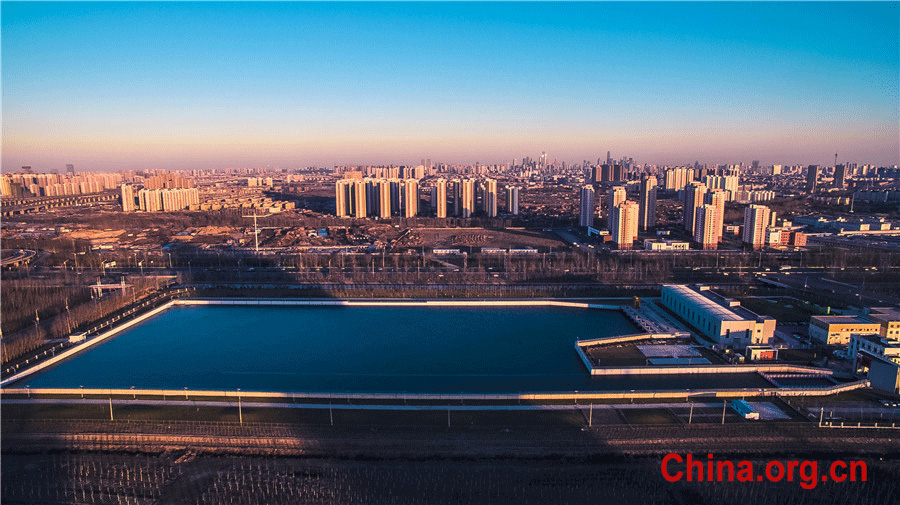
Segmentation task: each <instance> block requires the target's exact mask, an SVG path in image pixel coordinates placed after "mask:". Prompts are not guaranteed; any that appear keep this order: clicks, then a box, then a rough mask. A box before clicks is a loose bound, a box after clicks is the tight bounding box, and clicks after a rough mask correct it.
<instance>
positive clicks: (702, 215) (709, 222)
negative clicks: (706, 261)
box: [694, 204, 722, 249]
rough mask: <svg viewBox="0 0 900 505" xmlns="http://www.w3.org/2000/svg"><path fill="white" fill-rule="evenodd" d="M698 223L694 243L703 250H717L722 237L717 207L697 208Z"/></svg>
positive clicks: (704, 206)
mask: <svg viewBox="0 0 900 505" xmlns="http://www.w3.org/2000/svg"><path fill="white" fill-rule="evenodd" d="M696 219H697V223H696V226H695V231H694V242H696V243H697V244H699V245H700V246H701V247H702V248H703V249H716V248H717V247H718V246H719V239H720V238H721V236H722V227H721V226H720V225H719V222H720V221H719V219H718V209H717V208H716V206H715V205H710V204H707V205H702V206H700V207H698V208H697V217H696Z"/></svg>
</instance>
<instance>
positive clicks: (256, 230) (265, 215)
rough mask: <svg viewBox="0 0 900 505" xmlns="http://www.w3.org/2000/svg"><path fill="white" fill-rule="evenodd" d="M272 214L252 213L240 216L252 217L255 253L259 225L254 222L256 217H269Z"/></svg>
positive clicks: (257, 251) (257, 250)
mask: <svg viewBox="0 0 900 505" xmlns="http://www.w3.org/2000/svg"><path fill="white" fill-rule="evenodd" d="M271 215H272V214H263V215H259V214H255V213H254V214H253V215H252V216H241V217H252V218H253V239H254V242H255V244H256V253H257V254H259V226H258V225H257V224H256V219H257V218H260V217H269V216H271Z"/></svg>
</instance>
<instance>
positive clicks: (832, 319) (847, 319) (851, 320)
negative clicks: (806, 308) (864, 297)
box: [811, 316, 878, 324]
mask: <svg viewBox="0 0 900 505" xmlns="http://www.w3.org/2000/svg"><path fill="white" fill-rule="evenodd" d="M811 319H816V320H818V321H821V322H823V323H828V324H878V323H876V322H875V321H872V320H871V319H868V318H865V317H863V316H812V317H811Z"/></svg>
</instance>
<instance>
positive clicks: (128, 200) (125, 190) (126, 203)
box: [69, 165, 135, 212]
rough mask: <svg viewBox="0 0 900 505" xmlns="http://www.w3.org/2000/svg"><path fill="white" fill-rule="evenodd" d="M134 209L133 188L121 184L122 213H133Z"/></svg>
mask: <svg viewBox="0 0 900 505" xmlns="http://www.w3.org/2000/svg"><path fill="white" fill-rule="evenodd" d="M69 166H71V165H69ZM134 208H135V207H134V186H132V185H131V184H122V211H123V212H134Z"/></svg>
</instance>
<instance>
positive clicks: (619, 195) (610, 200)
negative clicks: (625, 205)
mask: <svg viewBox="0 0 900 505" xmlns="http://www.w3.org/2000/svg"><path fill="white" fill-rule="evenodd" d="M627 198H628V193H627V192H626V191H625V186H613V187H611V188H609V193H608V195H607V198H606V216H607V217H609V216H610V215H611V214H612V210H613V209H614V208H616V207H618V206H619V204H620V203H622V202H624V201H625V200H626V199H627Z"/></svg>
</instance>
